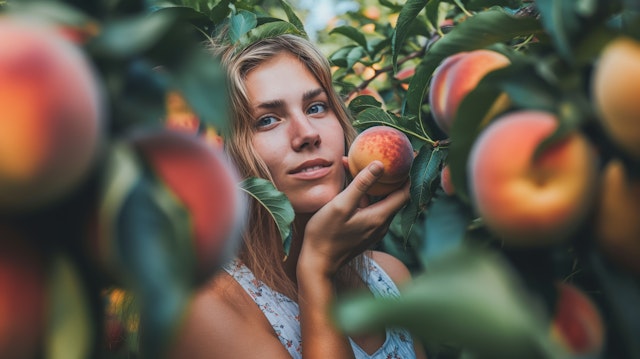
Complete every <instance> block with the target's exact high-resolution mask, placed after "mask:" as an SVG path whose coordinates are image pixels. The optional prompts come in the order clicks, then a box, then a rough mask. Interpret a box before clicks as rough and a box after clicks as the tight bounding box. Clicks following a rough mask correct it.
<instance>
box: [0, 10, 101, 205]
mask: <svg viewBox="0 0 640 359" xmlns="http://www.w3.org/2000/svg"><path fill="white" fill-rule="evenodd" d="M0 43H2V46H1V47H0V119H1V120H0V210H10V211H16V210H17V211H21V210H31V209H34V208H36V207H38V206H41V205H46V204H48V203H50V202H53V201H55V200H58V199H60V198H61V197H63V196H64V195H65V194H67V193H68V192H70V191H71V190H72V189H73V188H74V187H75V186H76V185H78V184H79V182H81V181H82V179H83V178H84V177H85V176H86V174H87V173H88V172H89V170H90V167H91V166H92V165H93V162H94V159H95V157H96V154H97V152H98V148H99V144H100V139H101V127H102V122H103V109H102V107H103V106H102V105H103V104H102V98H101V86H100V85H101V84H100V82H99V79H98V77H97V76H96V74H95V72H94V69H93V67H92V64H91V63H90V61H89V59H88V58H87V57H86V56H85V55H84V54H83V52H82V51H81V50H80V48H78V47H77V46H76V45H75V44H73V43H71V42H70V41H68V40H67V39H66V38H64V37H62V36H61V35H60V34H59V32H57V31H56V30H55V29H54V28H48V27H44V25H41V24H39V23H37V22H34V21H31V22H29V21H27V20H18V19H12V18H10V17H8V16H5V17H3V18H1V19H0Z"/></svg>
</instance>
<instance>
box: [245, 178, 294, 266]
mask: <svg viewBox="0 0 640 359" xmlns="http://www.w3.org/2000/svg"><path fill="white" fill-rule="evenodd" d="M240 188H242V189H243V190H244V191H245V192H247V193H248V194H249V195H250V196H251V197H253V198H255V199H256V200H257V201H258V202H259V203H260V204H261V205H262V206H264V208H266V209H267V210H268V211H269V213H271V216H272V217H273V219H274V220H275V221H276V225H277V226H278V229H279V230H280V236H281V237H282V244H283V246H284V252H285V254H289V247H290V245H291V223H292V222H293V219H294V217H295V213H294V212H293V207H292V206H291V202H289V199H288V198H287V197H286V196H285V195H284V193H282V192H280V191H278V190H277V189H276V188H275V187H274V185H273V183H272V182H271V181H269V180H266V179H263V178H255V177H252V178H247V179H245V180H244V181H242V183H240Z"/></svg>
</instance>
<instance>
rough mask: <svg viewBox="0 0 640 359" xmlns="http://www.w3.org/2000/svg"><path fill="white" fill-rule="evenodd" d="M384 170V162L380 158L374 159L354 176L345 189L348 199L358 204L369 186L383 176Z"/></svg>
mask: <svg viewBox="0 0 640 359" xmlns="http://www.w3.org/2000/svg"><path fill="white" fill-rule="evenodd" d="M383 171H384V165H383V164H382V162H380V161H378V160H375V161H372V162H371V163H369V165H367V167H365V168H364V169H363V170H362V171H360V172H359V173H358V174H357V175H356V176H355V177H354V178H353V181H351V183H350V184H349V186H347V188H346V189H345V190H344V192H343V195H344V196H345V197H347V200H349V201H352V202H353V203H355V204H358V203H359V201H360V199H361V198H363V197H364V196H365V195H366V193H367V191H368V190H369V188H371V186H373V184H374V183H376V181H377V180H378V178H380V176H382V173H383Z"/></svg>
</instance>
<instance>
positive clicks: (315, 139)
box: [291, 114, 321, 151]
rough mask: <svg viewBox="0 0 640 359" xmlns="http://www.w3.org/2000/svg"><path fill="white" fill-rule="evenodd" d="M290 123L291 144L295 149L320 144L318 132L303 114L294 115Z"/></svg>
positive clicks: (298, 149) (299, 149)
mask: <svg viewBox="0 0 640 359" xmlns="http://www.w3.org/2000/svg"><path fill="white" fill-rule="evenodd" d="M291 123H292V125H291V131H292V140H291V145H292V147H293V149H294V150H295V151H301V150H303V149H305V148H307V147H317V146H319V145H320V142H321V140H320V133H319V132H318V130H317V129H316V127H315V126H314V124H312V123H311V121H310V120H309V118H308V117H307V116H306V115H305V114H299V115H296V116H295V117H294V118H293V120H292V121H291Z"/></svg>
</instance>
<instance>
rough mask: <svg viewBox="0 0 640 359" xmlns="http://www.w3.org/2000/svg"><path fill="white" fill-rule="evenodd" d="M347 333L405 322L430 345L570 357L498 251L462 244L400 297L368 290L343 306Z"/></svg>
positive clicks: (480, 353)
mask: <svg viewBox="0 0 640 359" xmlns="http://www.w3.org/2000/svg"><path fill="white" fill-rule="evenodd" d="M334 317H335V319H336V321H337V324H338V326H339V327H340V328H342V329H343V330H344V331H345V332H346V333H347V334H358V333H370V332H374V331H376V330H381V329H384V328H386V327H396V326H397V327H404V328H406V329H408V330H409V331H410V332H411V333H412V334H413V335H415V336H417V337H418V338H419V339H421V340H422V341H423V342H426V343H437V344H444V343H452V342H453V343H456V344H459V345H461V346H462V347H463V348H464V349H465V350H468V351H469V352H470V353H471V354H473V357H474V358H475V357H477V358H522V359H534V358H536V359H539V358H547V359H551V358H565V357H566V353H565V352H564V351H563V350H562V349H560V348H558V347H556V346H555V343H552V342H551V339H550V336H549V328H548V325H549V322H548V320H549V319H548V318H549V313H548V312H546V311H545V310H544V307H543V305H542V303H541V300H540V299H539V298H537V297H533V296H532V295H531V294H530V293H529V292H528V291H527V290H526V289H525V287H524V285H523V283H522V281H521V279H520V278H519V277H518V275H517V273H516V272H515V271H514V270H513V268H512V267H511V266H510V265H509V263H508V262H507V261H506V260H505V258H504V257H503V256H502V255H500V254H499V253H498V252H494V251H489V250H484V249H480V248H471V247H468V246H463V247H460V248H459V249H458V250H455V251H450V252H448V253H447V254H446V255H443V256H441V257H439V258H438V259H437V260H434V261H432V262H431V263H430V265H429V267H428V268H426V272H425V273H423V274H421V275H419V276H417V277H415V278H414V279H413V281H411V282H410V283H406V285H405V286H403V289H402V290H401V293H400V296H399V297H397V298H396V297H384V298H375V299H374V298H371V296H366V295H361V296H359V297H355V298H354V297H352V298H349V299H345V300H342V301H340V302H339V303H338V305H337V307H336V308H335V315H334Z"/></svg>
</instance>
